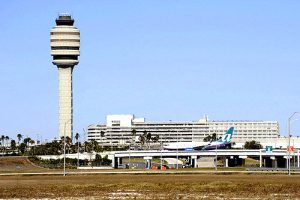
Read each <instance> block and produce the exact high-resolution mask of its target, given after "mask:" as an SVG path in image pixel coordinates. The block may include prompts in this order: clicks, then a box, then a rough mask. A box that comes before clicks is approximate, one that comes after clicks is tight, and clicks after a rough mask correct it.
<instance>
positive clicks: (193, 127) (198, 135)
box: [87, 115, 280, 147]
mask: <svg viewBox="0 0 300 200" xmlns="http://www.w3.org/2000/svg"><path fill="white" fill-rule="evenodd" d="M229 127H234V128H235V129H234V134H233V139H232V141H233V142H236V143H239V144H244V143H245V142H246V141H251V140H256V141H259V142H261V143H264V142H269V141H275V140H277V139H278V138H279V136H280V134H279V124H278V122H277V121H209V120H208V118H207V117H205V118H204V119H200V120H198V121H187V122H175V121H166V122H146V120H145V118H136V117H135V116H134V115H107V117H106V124H95V125H90V126H88V133H87V139H88V141H91V140H93V139H94V140H96V141H97V142H98V143H99V144H100V145H103V146H111V145H112V146H118V147H122V146H128V145H130V144H132V142H133V141H134V142H138V137H139V136H140V135H141V134H143V132H144V131H146V132H150V133H151V134H152V135H159V143H163V144H165V143H172V142H203V139H204V138H205V137H207V136H208V135H212V134H213V133H216V134H217V136H218V137H220V136H222V135H223V134H224V133H225V132H226V131H227V129H228V128H229ZM132 130H135V131H136V136H135V138H134V136H133V133H132Z"/></svg>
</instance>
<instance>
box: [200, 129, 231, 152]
mask: <svg viewBox="0 0 300 200" xmlns="http://www.w3.org/2000/svg"><path fill="white" fill-rule="evenodd" d="M233 130H234V128H233V127H230V128H229V129H228V131H227V132H226V133H225V134H224V135H223V137H222V138H221V139H220V140H216V141H212V142H210V143H209V144H208V145H206V146H205V147H203V148H202V150H214V149H226V148H228V146H230V142H231V139H232V134H233Z"/></svg>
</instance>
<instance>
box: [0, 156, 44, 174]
mask: <svg viewBox="0 0 300 200" xmlns="http://www.w3.org/2000/svg"><path fill="white" fill-rule="evenodd" d="M41 170H43V171H45V169H43V168H41V167H39V166H35V165H33V164H32V163H31V162H30V161H29V160H28V159H27V157H21V156H20V157H19V156H14V157H1V156H0V172H24V171H26V172H31V171H35V172H37V171H41Z"/></svg>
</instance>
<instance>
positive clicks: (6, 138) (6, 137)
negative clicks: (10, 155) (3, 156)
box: [5, 136, 9, 152]
mask: <svg viewBox="0 0 300 200" xmlns="http://www.w3.org/2000/svg"><path fill="white" fill-rule="evenodd" d="M5 140H6V147H5V152H6V148H7V144H8V140H9V137H8V136H5Z"/></svg>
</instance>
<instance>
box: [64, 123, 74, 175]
mask: <svg viewBox="0 0 300 200" xmlns="http://www.w3.org/2000/svg"><path fill="white" fill-rule="evenodd" d="M71 120H72V119H69V120H68V121H66V122H65V126H64V176H66V125H67V123H69V122H71Z"/></svg>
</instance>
